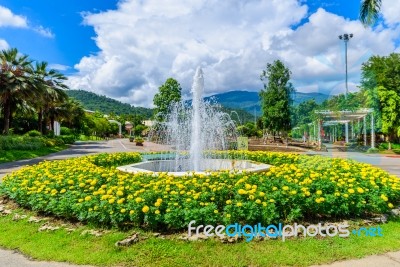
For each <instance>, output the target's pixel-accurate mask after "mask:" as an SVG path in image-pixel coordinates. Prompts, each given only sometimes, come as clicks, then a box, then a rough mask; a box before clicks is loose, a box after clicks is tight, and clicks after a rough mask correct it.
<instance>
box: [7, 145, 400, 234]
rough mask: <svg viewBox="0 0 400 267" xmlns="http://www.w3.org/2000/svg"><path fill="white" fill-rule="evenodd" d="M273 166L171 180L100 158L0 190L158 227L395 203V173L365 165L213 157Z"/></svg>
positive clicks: (25, 175) (12, 180) (317, 214)
mask: <svg viewBox="0 0 400 267" xmlns="http://www.w3.org/2000/svg"><path fill="white" fill-rule="evenodd" d="M212 155H214V156H215V157H217V156H224V157H227V156H233V157H236V158H248V159H252V160H257V161H259V162H264V163H268V164H273V165H275V166H273V167H271V169H270V170H269V171H267V172H265V173H232V172H229V171H222V172H218V173H211V174H210V175H208V176H207V175H203V174H201V175H186V176H182V177H173V176H170V175H168V174H166V173H161V174H159V175H153V174H146V173H137V174H130V173H123V172H119V171H117V170H116V169H115V167H116V166H120V165H126V164H129V163H134V162H138V161H140V160H141V157H140V155H139V154H138V153H116V154H99V155H94V156H86V157H80V158H74V159H68V160H62V161H52V162H42V163H40V164H38V165H35V166H30V167H25V168H23V169H21V170H18V171H16V172H14V173H12V174H11V175H8V176H7V177H5V178H4V179H3V183H2V184H0V192H2V193H4V194H7V195H8V196H9V197H10V198H12V199H14V200H15V201H16V202H18V203H19V204H21V205H23V206H25V207H29V208H32V209H34V210H37V211H41V212H45V213H49V214H55V215H57V216H63V217H66V218H76V219H79V220H81V221H87V222H93V223H100V224H106V225H117V226H121V225H136V226H143V225H146V226H148V227H152V228H156V229H159V230H162V229H165V228H169V229H185V228H186V227H187V225H188V223H189V222H190V221H191V220H196V222H197V223H201V224H216V223H225V224H228V223H233V222H238V223H242V224H254V223H262V224H269V223H277V222H292V221H295V220H299V219H302V220H304V219H313V218H314V219H315V218H318V219H321V218H332V217H334V218H337V219H340V218H346V217H353V216H364V215H366V214H371V213H382V212H388V211H389V210H390V209H391V208H393V206H394V205H396V204H398V203H399V202H400V182H399V179H398V178H397V177H396V176H394V175H389V174H388V173H387V172H385V171H383V170H381V169H378V168H376V167H373V166H371V165H368V164H364V163H357V162H355V161H351V160H344V159H337V158H335V159H331V158H325V157H322V156H306V155H296V154H284V153H270V152H244V151H231V152H228V153H222V152H216V153H213V154H212Z"/></svg>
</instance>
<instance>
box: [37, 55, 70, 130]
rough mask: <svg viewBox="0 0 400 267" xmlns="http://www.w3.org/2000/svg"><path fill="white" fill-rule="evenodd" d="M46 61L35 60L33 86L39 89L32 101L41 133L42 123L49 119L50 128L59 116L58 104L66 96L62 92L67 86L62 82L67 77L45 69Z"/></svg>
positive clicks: (65, 98)
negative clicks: (37, 96) (37, 94)
mask: <svg viewBox="0 0 400 267" xmlns="http://www.w3.org/2000/svg"><path fill="white" fill-rule="evenodd" d="M47 67H48V63H47V62H36V65H35V70H34V76H35V86H36V88H37V90H38V91H40V97H39V98H36V99H35V101H34V106H35V108H36V110H37V113H38V125H39V131H40V132H41V133H43V123H46V124H47V123H48V122H49V120H50V129H53V125H54V121H55V119H56V118H57V117H58V116H59V114H58V113H59V112H58V111H57V109H59V106H60V105H61V104H62V103H63V102H65V101H66V100H67V98H68V96H67V94H66V93H65V92H64V90H65V89H68V87H67V86H66V85H65V84H64V83H63V82H64V81H65V80H66V79H67V78H66V77H65V76H64V75H63V74H61V73H59V72H58V71H56V70H53V69H50V70H48V69H47Z"/></svg>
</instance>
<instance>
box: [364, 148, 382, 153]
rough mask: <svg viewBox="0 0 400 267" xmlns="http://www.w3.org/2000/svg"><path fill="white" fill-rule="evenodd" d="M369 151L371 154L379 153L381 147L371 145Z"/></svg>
mask: <svg viewBox="0 0 400 267" xmlns="http://www.w3.org/2000/svg"><path fill="white" fill-rule="evenodd" d="M367 153H370V154H372V153H379V149H378V148H375V147H374V148H372V147H370V148H368V150H367Z"/></svg>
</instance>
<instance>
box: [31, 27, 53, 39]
mask: <svg viewBox="0 0 400 267" xmlns="http://www.w3.org/2000/svg"><path fill="white" fill-rule="evenodd" d="M33 30H34V31H35V32H37V33H38V34H40V35H42V36H44V37H46V38H54V37H55V35H54V33H52V32H51V30H50V29H49V28H45V27H43V26H38V27H35V28H33Z"/></svg>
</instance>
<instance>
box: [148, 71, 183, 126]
mask: <svg viewBox="0 0 400 267" xmlns="http://www.w3.org/2000/svg"><path fill="white" fill-rule="evenodd" d="M181 92H182V88H181V85H180V84H179V83H178V82H177V81H176V80H175V79H173V78H168V79H167V80H166V82H165V83H164V84H163V85H161V86H160V87H159V88H158V93H157V94H156V95H155V96H154V98H153V103H154V106H155V109H154V117H155V119H156V120H157V121H163V120H164V119H165V116H166V114H167V113H168V111H169V108H170V106H171V104H172V103H174V102H179V101H181Z"/></svg>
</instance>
